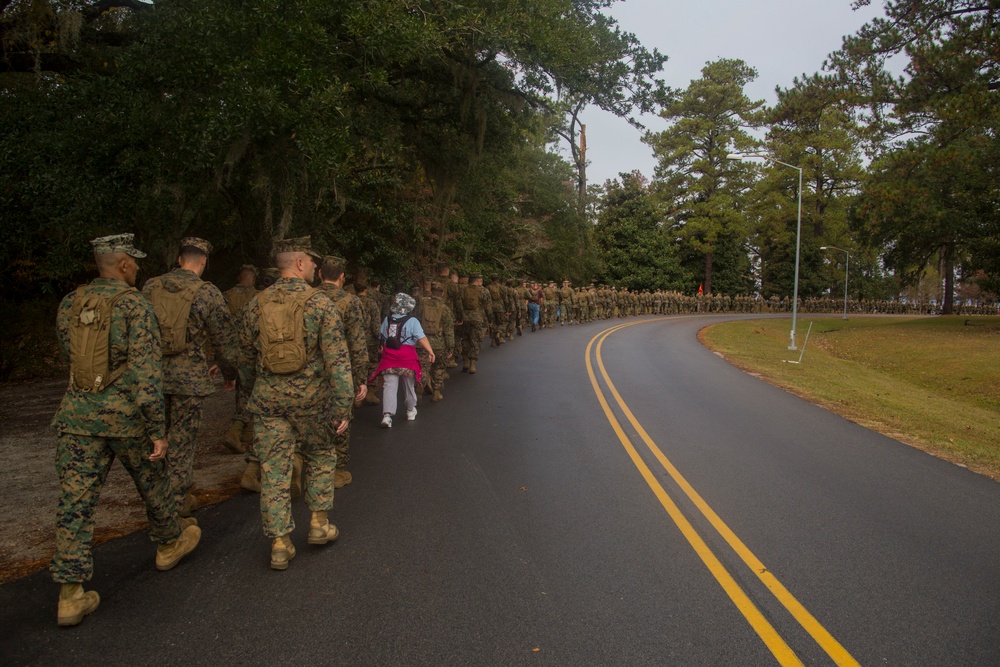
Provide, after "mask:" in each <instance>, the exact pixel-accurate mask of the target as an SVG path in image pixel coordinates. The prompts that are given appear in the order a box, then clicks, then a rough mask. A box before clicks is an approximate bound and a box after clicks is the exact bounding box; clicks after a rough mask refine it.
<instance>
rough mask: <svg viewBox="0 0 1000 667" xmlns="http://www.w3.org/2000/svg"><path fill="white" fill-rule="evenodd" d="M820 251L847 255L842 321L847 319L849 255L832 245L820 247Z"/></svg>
mask: <svg viewBox="0 0 1000 667" xmlns="http://www.w3.org/2000/svg"><path fill="white" fill-rule="evenodd" d="M819 249H820V250H839V251H840V252H842V253H844V254H845V255H847V261H846V262H845V263H844V319H845V320H846V319H847V278H848V274H849V272H850V270H851V253H849V252H847V251H846V250H844V249H843V248H838V247H837V246H834V245H821V246H820V247H819Z"/></svg>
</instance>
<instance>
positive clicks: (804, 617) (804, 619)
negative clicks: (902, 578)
mask: <svg viewBox="0 0 1000 667" xmlns="http://www.w3.org/2000/svg"><path fill="white" fill-rule="evenodd" d="M655 321H657V320H644V322H655ZM642 323H643V322H630V323H628V324H624V325H619V326H617V327H612V328H611V329H608V330H606V331H605V332H601V333H600V334H598V335H597V336H595V337H594V338H593V339H591V343H593V342H594V340H596V339H597V338H599V337H600V338H601V340H600V342H598V344H597V349H596V350H595V356H596V357H597V365H598V367H599V368H600V369H601V376H602V377H603V378H604V381H605V383H607V385H608V389H609V390H610V391H611V394H612V396H614V397H615V402H617V403H618V406H619V407H620V408H621V410H622V412H623V413H624V414H625V416H626V417H627V418H628V420H629V422H630V423H631V424H632V426H633V427H634V428H635V430H636V432H637V433H638V434H639V437H640V438H642V441H643V442H644V443H646V447H648V448H649V451H650V452H651V453H652V454H653V456H655V457H656V460H657V461H659V462H660V465H662V466H663V468H664V469H665V470H666V471H667V473H669V474H670V476H671V477H672V478H673V480H674V481H675V482H676V483H677V485H678V486H679V487H680V488H681V490H682V491H684V494H685V495H686V496H687V497H688V498H690V499H691V502H692V503H694V505H695V507H697V508H698V509H699V510H700V511H701V513H702V514H703V515H704V516H705V518H706V519H708V521H709V523H711V524H712V526H713V527H714V528H715V529H716V530H717V531H718V533H719V534H720V535H721V536H722V538H723V539H724V540H725V541H726V543H727V544H728V545H729V546H730V547H731V548H732V549H733V551H735V552H736V554H737V555H738V556H739V557H740V559H742V561H743V562H744V563H745V564H746V566H747V567H748V568H750V570H751V571H753V573H754V574H755V575H756V576H757V578H758V579H760V580H761V582H762V583H763V584H764V586H766V587H767V589H768V590H769V591H771V594H772V595H774V597H775V598H777V600H778V601H779V602H780V603H781V604H782V605H783V606H784V607H785V609H787V610H788V612H789V613H790V614H791V615H792V616H793V617H794V618H795V620H796V621H798V622H799V624H800V625H801V626H802V627H803V628H804V629H805V631H806V632H808V633H809V635H810V636H811V637H812V638H813V639H814V640H815V641H816V643H817V644H819V646H820V647H821V648H822V649H823V650H824V651H826V653H827V655H829V656H830V658H832V659H833V661H834V662H835V663H836V664H837V665H858V662H857V660H855V659H854V658H853V657H852V656H851V654H850V653H848V652H847V650H846V649H845V648H844V647H843V646H841V644H840V642H838V641H837V640H836V639H834V637H833V635H831V634H830V633H829V632H828V631H827V630H826V628H824V627H823V626H822V625H821V624H820V623H819V621H817V620H816V618H815V617H814V616H813V615H812V614H810V613H809V611H808V610H806V608H805V607H804V606H802V603H800V602H799V601H798V600H797V599H795V596H794V595H792V594H791V592H789V591H788V589H787V588H785V587H784V585H782V583H781V582H780V581H778V579H777V578H776V577H775V576H774V575H773V574H772V573H771V571H770V570H769V569H768V568H767V567H765V566H764V564H763V563H762V562H761V561H760V559H758V558H757V557H756V556H755V555H754V554H753V552H752V551H750V549H749V548H748V547H747V546H746V545H745V544H744V543H743V541H742V540H740V538H738V537H737V536H736V534H735V533H734V532H733V531H732V530H731V529H730V528H729V526H727V525H726V523H725V522H724V521H723V520H722V519H721V518H719V515H718V514H716V513H715V511H714V510H712V508H711V507H710V506H709V505H708V503H706V502H705V500H704V499H703V498H702V497H701V496H700V495H698V492H697V491H695V490H694V487H692V486H691V484H690V483H688V481H687V480H686V479H685V478H684V476H683V475H681V473H680V471H678V470H677V468H675V467H674V465H673V464H672V463H671V462H670V460H669V459H667V457H666V456H665V455H664V454H663V452H662V451H661V450H660V448H659V447H657V445H656V443H655V442H653V439H652V438H650V437H649V434H648V433H647V432H646V430H645V429H644V428H643V427H642V425H641V424H639V421H638V420H637V419H636V418H635V415H633V414H632V411H631V410H630V409H629V408H628V406H627V405H626V404H625V401H624V400H623V399H622V397H621V395H620V394H619V393H618V390H617V389H616V388H615V385H614V383H613V382H612V381H611V378H610V377H608V373H607V370H606V369H605V367H604V361H603V359H602V357H601V347H602V345H603V344H604V341H605V339H607V337H608V336H610V335H611V334H612V333H614V332H615V331H618V330H619V329H622V328H623V327H627V326H632V325H635V324H642ZM602 335H603V337H602ZM587 361H588V365H587V368H588V371H589V370H591V368H592V367H591V366H590V364H589V361H590V346H589V345H588V346H587ZM591 381H592V382H594V383H595V388H596V387H597V384H596V378H593V376H592V380H591Z"/></svg>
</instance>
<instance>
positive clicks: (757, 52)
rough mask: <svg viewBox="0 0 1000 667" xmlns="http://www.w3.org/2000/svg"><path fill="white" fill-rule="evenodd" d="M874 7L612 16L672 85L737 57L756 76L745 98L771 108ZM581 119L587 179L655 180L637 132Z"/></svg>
mask: <svg viewBox="0 0 1000 667" xmlns="http://www.w3.org/2000/svg"><path fill="white" fill-rule="evenodd" d="M872 5H874V7H863V8H861V9H860V10H858V11H851V0H695V1H693V2H692V1H691V0H625V2H619V3H618V4H616V5H614V6H613V7H612V8H611V10H610V13H611V15H612V16H614V17H615V19H617V20H618V23H619V24H620V25H621V27H622V29H623V30H625V31H627V32H631V33H634V34H635V35H636V36H637V37H638V38H639V40H640V41H641V42H642V43H643V44H644V45H645V46H646V47H647V48H649V49H653V48H657V49H659V50H660V51H661V52H662V53H664V54H666V55H667V56H669V60H668V61H667V64H666V66H665V67H664V70H663V72H662V74H661V76H662V78H663V79H664V80H665V81H666V82H667V85H669V86H670V87H672V88H674V89H684V88H687V87H688V85H689V84H690V83H691V80H692V79H697V78H700V76H701V68H702V67H704V65H705V63H706V62H709V61H712V60H717V59H719V58H740V59H742V60H743V61H745V62H746V63H747V64H748V65H750V66H751V67H754V68H755V69H756V70H757V73H758V78H757V80H756V81H754V82H753V83H751V84H750V85H749V86H747V88H746V93H747V95H748V96H749V97H750V98H751V99H755V100H757V99H763V100H765V101H766V102H767V104H769V105H771V104H774V103H775V102H776V101H777V96H776V95H775V94H774V89H775V86H781V87H782V88H787V87H790V86H791V85H792V82H793V79H794V78H795V77H796V76H801V75H802V74H806V75H811V74H813V73H815V72H818V71H819V70H820V68H821V67H822V65H823V60H824V59H825V58H826V56H827V55H828V54H829V53H830V52H832V51H835V50H836V49H838V48H839V47H840V45H841V41H842V39H843V37H844V35H848V34H852V33H854V32H855V31H857V29H858V28H860V27H861V26H862V25H864V24H865V23H866V22H868V21H869V20H870V19H871V18H873V17H874V16H878V15H881V13H882V10H881V2H879V0H874V1H873V2H872ZM583 122H584V123H586V125H587V159H588V161H589V162H590V166H589V167H588V168H587V180H588V182H590V183H595V184H599V183H604V181H605V180H607V179H609V178H617V177H618V174H619V173H620V172H628V171H632V170H633V169H638V170H639V171H641V172H642V173H643V174H645V175H646V176H648V177H651V176H652V175H653V167H654V166H655V164H656V161H655V160H654V159H653V154H652V150H651V149H650V148H649V146H647V145H646V144H644V143H642V141H640V137H641V132H640V131H639V130H636V129H635V128H633V127H632V126H631V125H629V124H628V123H627V122H626V121H624V120H621V119H618V118H615V117H614V116H612V115H611V114H608V113H605V112H603V111H600V110H596V109H590V110H587V111H586V112H585V113H584V115H583ZM641 122H642V123H643V124H644V125H646V127H647V128H649V129H650V130H653V131H660V130H663V129H664V128H665V127H666V125H665V121H663V120H662V119H660V118H659V117H657V116H646V117H643V118H642V119H641ZM564 153H567V152H566V151H564Z"/></svg>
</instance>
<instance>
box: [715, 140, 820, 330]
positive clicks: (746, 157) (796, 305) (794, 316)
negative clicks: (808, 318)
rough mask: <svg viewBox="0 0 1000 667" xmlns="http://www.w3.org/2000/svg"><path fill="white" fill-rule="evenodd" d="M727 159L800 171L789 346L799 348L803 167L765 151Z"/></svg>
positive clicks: (730, 155)
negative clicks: (767, 162)
mask: <svg viewBox="0 0 1000 667" xmlns="http://www.w3.org/2000/svg"><path fill="white" fill-rule="evenodd" d="M726 159H727V160H740V161H744V162H745V161H747V160H753V159H760V160H767V161H769V162H774V163H776V164H780V165H782V166H785V167H791V168H792V169H795V170H796V171H798V172H799V215H798V221H797V222H796V224H795V288H794V291H793V294H792V333H791V344H790V345H789V346H788V349H789V350H797V349H798V348H797V347H795V323H796V321H797V320H798V315H799V250H800V248H801V247H802V167H796V166H795V165H794V164H788V163H787V162H782V161H781V160H775V159H774V158H773V157H771V156H770V155H767V154H765V153H730V154H729V155H727V156H726Z"/></svg>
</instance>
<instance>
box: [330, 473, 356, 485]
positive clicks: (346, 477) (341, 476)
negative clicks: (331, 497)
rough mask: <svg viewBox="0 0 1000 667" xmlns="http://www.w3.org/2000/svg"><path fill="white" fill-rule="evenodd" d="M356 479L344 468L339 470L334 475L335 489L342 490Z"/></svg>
mask: <svg viewBox="0 0 1000 667" xmlns="http://www.w3.org/2000/svg"><path fill="white" fill-rule="evenodd" d="M353 479H354V475H352V474H351V473H349V472H347V471H346V470H344V469H343V468H337V470H336V471H334V473H333V488H335V489H342V488H344V487H345V486H347V485H348V484H350V483H351V481H352V480H353Z"/></svg>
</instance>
